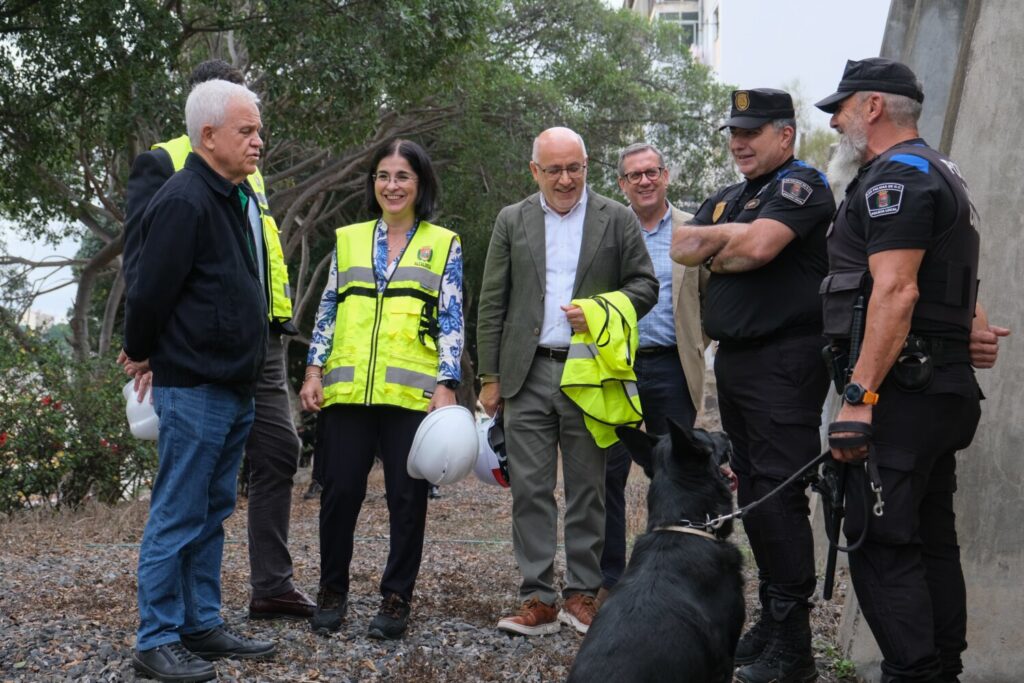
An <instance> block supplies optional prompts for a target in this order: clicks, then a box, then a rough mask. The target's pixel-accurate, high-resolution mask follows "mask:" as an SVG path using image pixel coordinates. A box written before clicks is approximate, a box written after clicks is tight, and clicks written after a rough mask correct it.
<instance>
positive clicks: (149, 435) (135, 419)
mask: <svg viewBox="0 0 1024 683" xmlns="http://www.w3.org/2000/svg"><path fill="white" fill-rule="evenodd" d="M121 393H123V394H124V400H125V408H124V412H125V415H127V416H128V426H129V427H130V428H131V430H132V436H134V437H135V438H136V439H143V440H145V441H156V438H157V435H158V434H159V433H160V418H158V417H157V416H156V411H155V410H153V403H152V396H153V387H150V388H149V393H147V394H146V396H145V397H144V398H143V399H142V401H141V402H140V401H139V397H138V396H137V395H136V394H135V380H133V379H132V380H128V384H125V385H124V389H122V390H121Z"/></svg>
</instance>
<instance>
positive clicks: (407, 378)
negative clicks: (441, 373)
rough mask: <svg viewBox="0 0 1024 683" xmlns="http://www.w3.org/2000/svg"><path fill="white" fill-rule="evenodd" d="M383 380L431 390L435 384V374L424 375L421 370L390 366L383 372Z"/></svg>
mask: <svg viewBox="0 0 1024 683" xmlns="http://www.w3.org/2000/svg"><path fill="white" fill-rule="evenodd" d="M384 381H385V382H390V383H391V384H401V385H403V386H407V387H415V388H416V389H422V390H423V391H433V390H434V387H436V386H437V377H436V376H435V375H424V374H423V373H422V372H416V371H414V370H406V369H405V368H395V367H391V366H389V367H388V369H387V371H386V372H385V373H384Z"/></svg>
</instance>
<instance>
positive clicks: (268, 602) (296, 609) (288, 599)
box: [249, 589, 316, 619]
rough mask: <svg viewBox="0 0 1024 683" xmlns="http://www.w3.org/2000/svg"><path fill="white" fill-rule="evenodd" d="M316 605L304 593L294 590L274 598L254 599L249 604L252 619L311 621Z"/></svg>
mask: <svg viewBox="0 0 1024 683" xmlns="http://www.w3.org/2000/svg"><path fill="white" fill-rule="evenodd" d="M314 609H316V604H315V603H314V602H313V601H312V600H310V599H309V598H308V597H306V595H305V594H303V593H302V591H298V590H295V589H292V590H290V591H288V592H287V593H282V594H281V595H275V596H274V597H272V598H253V599H252V600H251V601H250V602H249V618H250V619H309V618H311V617H312V616H313V610H314Z"/></svg>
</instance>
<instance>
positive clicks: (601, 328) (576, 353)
mask: <svg viewBox="0 0 1024 683" xmlns="http://www.w3.org/2000/svg"><path fill="white" fill-rule="evenodd" d="M572 303H573V304H574V305H576V306H579V307H580V308H581V309H582V310H583V315H584V317H586V319H587V327H588V328H589V330H590V331H589V332H586V333H579V332H577V333H575V334H573V335H572V341H571V342H570V344H569V356H568V358H567V359H566V361H565V369H564V370H563V371H562V383H561V389H562V393H564V394H565V395H566V396H567V397H568V398H569V399H570V400H571V401H572V402H573V403H575V404H576V405H578V406H579V407H580V410H582V411H583V421H584V423H585V424H586V426H587V430H588V431H589V432H590V434H591V436H593V437H594V441H595V442H596V443H597V445H598V446H600V447H601V448H607V447H608V446H611V445H612V444H613V443H615V442H616V441H618V440H619V437H618V436H617V435H616V434H615V428H616V427H617V426H619V425H629V426H632V427H639V426H640V423H641V422H643V419H644V416H643V413H642V412H641V409H640V396H639V394H638V392H637V388H636V373H635V372H633V359H634V358H636V350H637V345H638V332H637V327H636V309H635V308H633V304H632V303H631V302H630V300H629V297H627V296H626V295H625V294H623V293H622V292H608V293H607V294H598V295H596V296H592V297H590V298H588V299H574V300H573V301H572Z"/></svg>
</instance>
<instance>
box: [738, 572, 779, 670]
mask: <svg viewBox="0 0 1024 683" xmlns="http://www.w3.org/2000/svg"><path fill="white" fill-rule="evenodd" d="M767 593H768V584H767V583H766V582H764V581H762V582H761V583H760V584H759V585H758V587H757V595H758V597H759V598H760V601H761V612H760V614H758V615H757V621H755V622H754V625H753V626H751V627H750V630H748V631H747V632H746V633H744V634H743V635H742V636H741V637H740V642H739V643H737V644H736V656H735V657H733V663H734V664H735V665H736V666H743V665H744V664H753V663H754V662H755V661H756V660H757V658H758V657H760V656H761V653H762V652H764V648H765V646H766V645H768V633H769V631H770V630H771V629H770V628H769V626H768V620H767V612H768V608H767V605H768V594H767Z"/></svg>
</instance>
